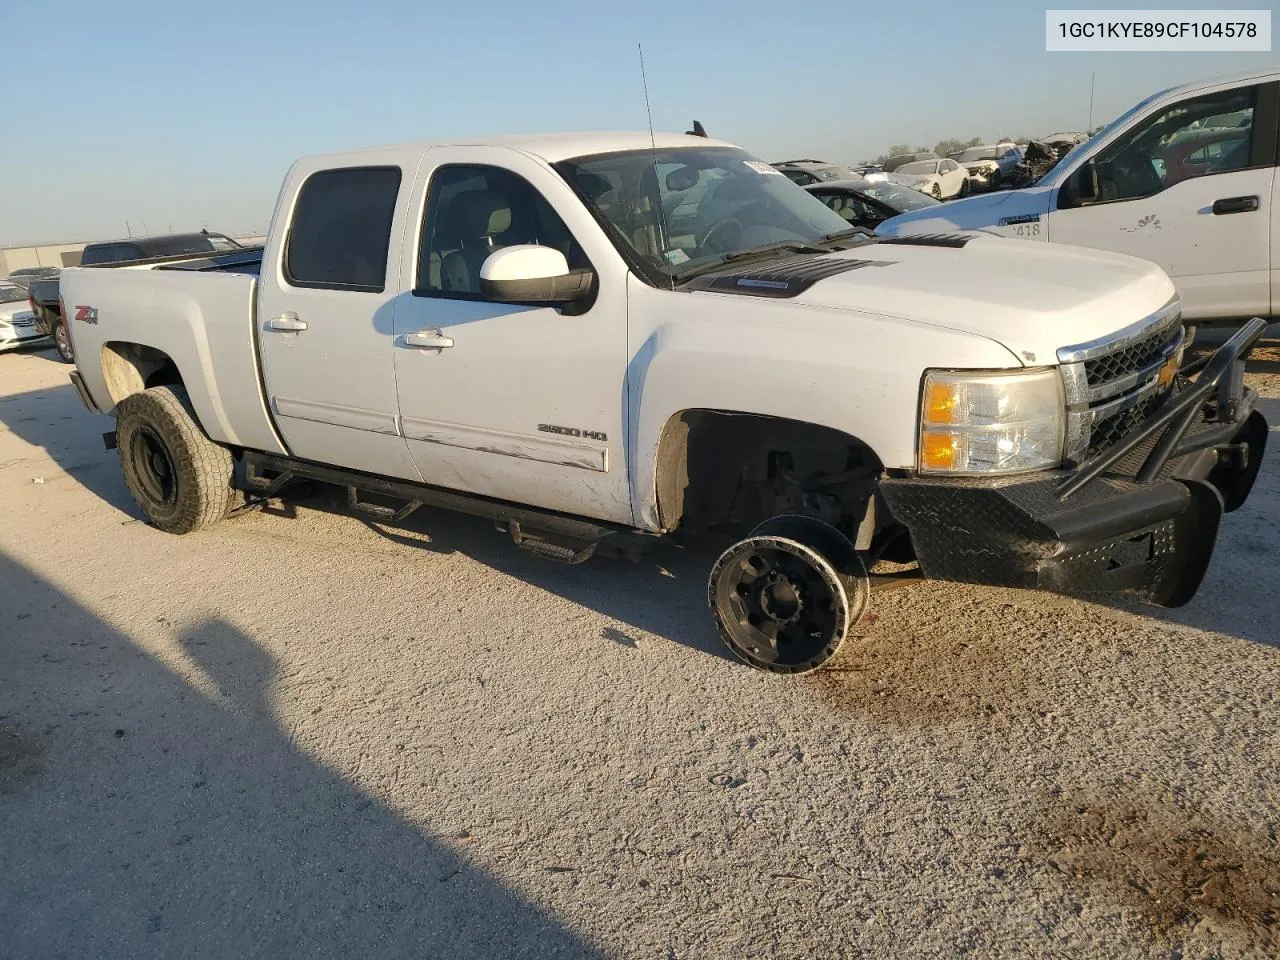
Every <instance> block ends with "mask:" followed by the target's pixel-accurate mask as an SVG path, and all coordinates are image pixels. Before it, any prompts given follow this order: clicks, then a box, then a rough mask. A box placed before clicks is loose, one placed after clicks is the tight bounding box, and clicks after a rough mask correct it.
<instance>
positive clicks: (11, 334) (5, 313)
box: [0, 280, 45, 350]
mask: <svg viewBox="0 0 1280 960" xmlns="http://www.w3.org/2000/svg"><path fill="white" fill-rule="evenodd" d="M43 339H45V334H43V333H41V332H40V331H39V330H37V329H36V316H35V312H34V311H33V310H31V308H30V307H29V306H28V304H27V291H26V290H24V289H23V288H22V287H20V286H19V285H18V284H16V283H9V282H8V281H5V280H0V350H8V349H9V348H11V347H18V346H22V345H23V344H29V343H35V342H36V341H39V340H43Z"/></svg>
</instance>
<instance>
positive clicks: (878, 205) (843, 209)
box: [805, 177, 941, 230]
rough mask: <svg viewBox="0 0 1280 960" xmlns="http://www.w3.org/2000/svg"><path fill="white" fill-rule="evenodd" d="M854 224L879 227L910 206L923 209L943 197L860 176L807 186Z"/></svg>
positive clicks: (933, 204)
mask: <svg viewBox="0 0 1280 960" xmlns="http://www.w3.org/2000/svg"><path fill="white" fill-rule="evenodd" d="M805 189H806V190H808V191H809V192H810V193H811V194H813V195H814V196H815V197H817V198H818V199H819V200H821V201H822V202H823V203H825V204H826V205H827V206H828V207H830V208H831V209H832V210H834V211H835V212H836V213H837V214H839V215H840V216H841V217H842V218H844V219H845V220H847V221H848V222H849V224H850V225H851V226H855V227H863V228H865V229H867V230H875V228H876V227H877V226H879V225H880V224H881V223H883V222H884V221H885V220H888V219H889V218H890V217H896V216H897V215H898V214H900V213H906V212H907V211H908V210H923V209H924V208H926V207H932V206H935V205H936V204H938V203H940V202H941V201H938V200H935V199H933V197H931V196H929V195H927V194H924V193H921V192H920V191H919V190H914V189H912V188H911V187H904V186H899V185H898V184H895V183H885V182H876V183H872V182H871V181H869V180H865V179H863V178H861V177H859V178H858V179H856V180H834V181H831V182H823V183H813V184H810V185H809V186H807V187H805Z"/></svg>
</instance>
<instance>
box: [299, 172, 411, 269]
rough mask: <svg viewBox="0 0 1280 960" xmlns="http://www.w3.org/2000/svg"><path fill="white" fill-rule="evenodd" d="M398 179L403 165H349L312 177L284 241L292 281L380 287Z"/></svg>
mask: <svg viewBox="0 0 1280 960" xmlns="http://www.w3.org/2000/svg"><path fill="white" fill-rule="evenodd" d="M400 180H401V173H400V168H399V167H348V168H344V169H341V170H322V171H320V172H319V173H313V174H312V175H311V176H310V177H308V178H307V180H306V182H305V183H304V184H303V185H302V189H301V190H299V191H298V199H297V201H296V203H295V204H294V208H293V220H292V222H291V223H290V225H289V236H288V241H287V243H286V246H285V256H284V273H285V279H286V280H287V281H288V282H289V284H290V285H291V286H295V287H318V288H323V289H332V290H357V291H362V292H366V293H381V292H382V291H383V290H384V289H385V288H386V273H387V253H388V251H389V250H390V247H391V221H392V220H393V219H394V217H395V209H396V198H397V197H398V196H399V193H400Z"/></svg>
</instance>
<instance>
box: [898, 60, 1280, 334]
mask: <svg viewBox="0 0 1280 960" xmlns="http://www.w3.org/2000/svg"><path fill="white" fill-rule="evenodd" d="M1277 80H1280V71H1274V70H1273V71H1266V72H1259V71H1254V72H1251V73H1247V74H1241V75H1239V76H1237V77H1234V78H1230V79H1227V80H1216V81H1206V82H1203V83H1195V84H1188V85H1186V86H1183V87H1178V88H1176V89H1173V90H1168V91H1165V92H1163V93H1161V94H1157V95H1156V96H1153V97H1149V98H1147V100H1145V101H1143V102H1142V103H1140V104H1138V105H1137V106H1136V107H1134V108H1133V109H1132V110H1130V111H1129V112H1128V113H1126V114H1125V115H1124V116H1122V117H1120V118H1119V119H1117V120H1116V121H1115V122H1114V123H1113V124H1112V126H1110V127H1108V128H1107V129H1106V130H1104V131H1103V132H1102V133H1100V134H1099V135H1098V136H1097V137H1095V138H1094V140H1092V141H1090V142H1088V143H1087V144H1084V145H1082V146H1080V147H1077V148H1076V149H1075V150H1073V151H1072V152H1071V154H1069V155H1068V156H1067V157H1064V158H1063V160H1062V161H1061V162H1060V163H1059V164H1058V166H1057V167H1055V168H1054V169H1053V170H1052V171H1050V173H1049V174H1048V175H1047V176H1046V177H1045V178H1044V179H1043V180H1042V181H1041V183H1040V184H1038V185H1036V186H1033V187H1027V188H1025V189H1022V190H1011V191H1006V192H1001V193H994V194H985V195H982V196H977V197H970V198H967V199H964V200H958V201H955V202H952V203H948V204H945V205H944V206H941V207H930V208H928V209H925V210H918V211H914V212H910V213H904V214H900V215H899V216H897V217H894V218H892V219H890V220H887V221H885V222H884V223H882V224H881V225H880V226H879V227H878V228H877V231H876V232H877V233H879V234H881V235H882V236H902V235H904V234H908V233H934V232H937V231H940V230H951V231H954V230H983V231H990V232H994V233H1000V234H1004V235H1006V236H1011V237H1018V238H1021V239H1029V240H1042V241H1049V242H1052V243H1054V244H1060V243H1061V244H1078V245H1081V246H1087V247H1095V248H1098V249H1102V250H1112V251H1116V252H1119V253H1125V254H1130V255H1132V256H1138V257H1141V258H1143V259H1146V260H1150V261H1152V262H1153V263H1156V264H1157V265H1159V266H1160V267H1161V268H1162V269H1163V270H1164V271H1165V272H1166V273H1168V274H1169V275H1170V276H1171V277H1172V278H1173V281H1174V283H1175V285H1176V286H1177V289H1178V293H1179V294H1180V296H1181V297H1182V301H1183V314H1184V316H1186V317H1187V318H1188V319H1199V318H1246V317H1250V316H1254V315H1259V314H1260V315H1263V316H1266V315H1269V314H1271V313H1273V312H1274V311H1275V310H1276V309H1280V296H1277V295H1276V293H1277V292H1280V275H1278V274H1277V269H1280V255H1278V254H1277V246H1278V245H1280V214H1277V203H1276V199H1275V197H1274V194H1275V192H1276V189H1277V188H1276V170H1275V168H1274V167H1267V168H1261V169H1252V170H1237V171H1228V172H1223V173H1213V174H1207V175H1202V176H1198V177H1192V178H1190V179H1185V180H1182V181H1180V182H1178V183H1175V184H1173V185H1171V186H1169V187H1167V188H1166V189H1164V190H1163V191H1161V192H1160V193H1157V194H1155V195H1154V196H1150V197H1146V198H1144V199H1134V200H1122V201H1114V202H1110V203H1094V204H1089V205H1086V206H1082V207H1074V208H1068V209H1059V199H1060V196H1061V192H1062V189H1063V185H1064V184H1066V183H1068V182H1069V181H1070V180H1071V179H1072V178H1073V177H1074V176H1075V175H1076V174H1077V173H1078V172H1079V171H1080V169H1081V167H1083V166H1084V164H1085V163H1086V162H1088V161H1089V160H1091V159H1093V158H1095V157H1096V156H1098V154H1099V153H1100V152H1101V151H1102V150H1104V149H1105V148H1106V147H1107V146H1109V145H1110V144H1111V143H1113V142H1114V141H1116V140H1117V139H1118V138H1120V137H1123V136H1125V135H1126V134H1127V133H1129V132H1130V131H1132V130H1133V129H1134V128H1135V127H1137V126H1139V125H1141V124H1144V123H1146V122H1148V121H1150V120H1152V119H1154V118H1155V117H1157V116H1159V115H1161V114H1163V113H1165V112H1166V111H1168V110H1169V109H1170V107H1172V106H1175V105H1176V104H1178V103H1180V102H1182V101H1184V100H1189V99H1193V98H1196V97H1201V96H1205V95H1207V94H1212V93H1218V92H1225V91H1230V90H1234V89H1237V88H1241V87H1248V86H1253V85H1257V84H1263V83H1271V82H1275V81H1277ZM1239 196H1256V197H1258V199H1259V209H1258V210H1257V211H1255V212H1252V213H1236V214H1227V215H1215V214H1213V212H1212V207H1213V203H1214V201H1215V200H1219V199H1225V198H1229V197H1239ZM1037 218H1038V219H1037ZM1011 220H1012V221H1013V222H1012V223H1010V222H1009V221H1011ZM1157 223H1158V224H1159V229H1155V225H1156V224H1157Z"/></svg>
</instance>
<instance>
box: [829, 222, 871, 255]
mask: <svg viewBox="0 0 1280 960" xmlns="http://www.w3.org/2000/svg"><path fill="white" fill-rule="evenodd" d="M858 234H862V235H863V236H864V237H866V238H867V239H868V240H874V239H875V238H876V235H875V233H873V232H872V231H870V230H868V229H867V228H866V227H853V228H852V229H849V230H837V231H836V232H835V233H828V234H827V235H826V236H825V237H823V238H822V239H821V240H816V241H814V242H815V243H821V244H832V243H837V242H839V241H841V240H850V239H852V238H853V237H856V236H857V235H858ZM823 252H824V253H825V252H828V251H825V250H824V251H823Z"/></svg>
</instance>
